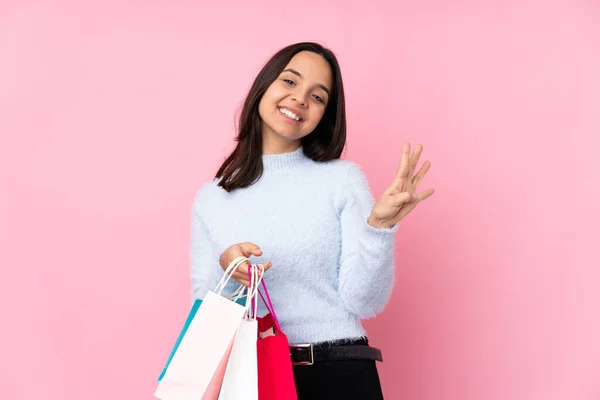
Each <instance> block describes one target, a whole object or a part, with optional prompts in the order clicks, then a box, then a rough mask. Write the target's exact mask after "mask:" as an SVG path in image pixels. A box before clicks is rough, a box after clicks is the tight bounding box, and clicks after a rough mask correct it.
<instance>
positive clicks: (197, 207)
mask: <svg viewBox="0 0 600 400" xmlns="http://www.w3.org/2000/svg"><path fill="white" fill-rule="evenodd" d="M201 210H202V202H201V191H199V192H198V193H197V194H196V196H195V198H194V203H193V206H192V220H191V238H190V266H191V271H190V278H191V284H192V293H191V294H192V301H193V300H195V299H202V298H203V297H204V296H205V295H206V293H207V292H208V291H209V290H210V289H211V288H212V287H213V286H214V285H215V284H214V282H213V276H214V271H215V269H216V268H217V267H219V258H218V256H215V254H214V250H213V246H212V243H211V242H210V239H209V236H208V232H207V230H206V226H205V225H204V223H203V221H202V217H201Z"/></svg>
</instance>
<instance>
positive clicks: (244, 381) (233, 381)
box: [219, 265, 264, 400]
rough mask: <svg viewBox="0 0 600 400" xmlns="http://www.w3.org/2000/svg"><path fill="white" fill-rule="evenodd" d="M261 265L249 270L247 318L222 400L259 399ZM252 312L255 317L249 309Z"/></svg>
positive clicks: (229, 365)
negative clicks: (258, 358) (257, 350)
mask: <svg viewBox="0 0 600 400" xmlns="http://www.w3.org/2000/svg"><path fill="white" fill-rule="evenodd" d="M259 271H260V273H259ZM262 272H264V267H263V266H262V265H256V266H255V265H253V266H252V268H250V270H249V273H248V275H249V279H248V280H249V282H250V287H249V288H248V294H247V296H246V310H247V312H246V315H245V316H244V319H242V320H241V321H240V326H239V328H238V330H237V334H236V335H235V340H234V342H233V348H232V350H231V355H230V356H229V361H228V363H227V370H226V371H225V376H224V378H223V384H222V385H221V393H220V394H219V400H258V362H257V355H256V341H257V338H258V322H257V321H256V306H257V302H256V298H255V296H256V294H257V291H258V288H259V285H260V282H261V280H262ZM251 309H252V315H250V312H249V311H250V310H251Z"/></svg>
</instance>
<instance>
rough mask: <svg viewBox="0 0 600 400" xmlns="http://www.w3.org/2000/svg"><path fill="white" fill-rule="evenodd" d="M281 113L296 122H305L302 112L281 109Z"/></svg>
mask: <svg viewBox="0 0 600 400" xmlns="http://www.w3.org/2000/svg"><path fill="white" fill-rule="evenodd" d="M279 112H280V113H281V114H282V115H284V116H285V117H287V118H289V119H290V120H292V121H295V122H301V121H302V120H303V118H302V114H301V113H300V111H298V110H296V109H293V108H290V107H279Z"/></svg>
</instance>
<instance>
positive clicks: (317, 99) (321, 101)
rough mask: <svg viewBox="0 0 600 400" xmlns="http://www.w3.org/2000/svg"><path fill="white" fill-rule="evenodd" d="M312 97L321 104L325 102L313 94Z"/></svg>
mask: <svg viewBox="0 0 600 400" xmlns="http://www.w3.org/2000/svg"><path fill="white" fill-rule="evenodd" d="M313 97H314V99H315V100H316V101H318V102H319V103H321V104H322V103H324V102H325V101H324V100H323V99H322V98H321V97H319V96H317V95H316V94H313Z"/></svg>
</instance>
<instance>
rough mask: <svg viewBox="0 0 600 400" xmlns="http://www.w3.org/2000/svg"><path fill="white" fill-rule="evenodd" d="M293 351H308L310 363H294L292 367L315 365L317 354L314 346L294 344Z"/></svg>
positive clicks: (291, 346)
mask: <svg viewBox="0 0 600 400" xmlns="http://www.w3.org/2000/svg"><path fill="white" fill-rule="evenodd" d="M290 348H293V349H308V361H292V365H313V364H314V363H315V353H314V350H313V345H312V344H293V345H290Z"/></svg>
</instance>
